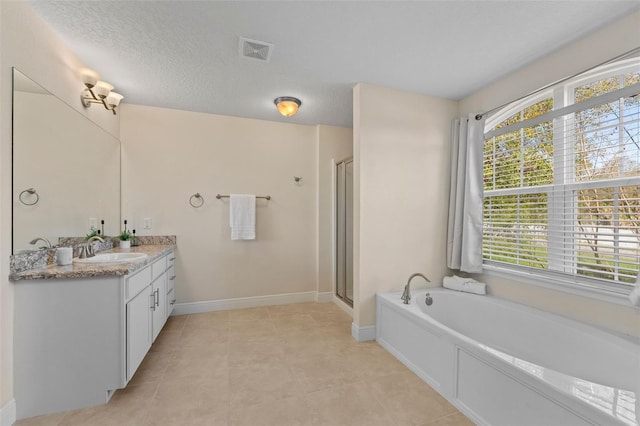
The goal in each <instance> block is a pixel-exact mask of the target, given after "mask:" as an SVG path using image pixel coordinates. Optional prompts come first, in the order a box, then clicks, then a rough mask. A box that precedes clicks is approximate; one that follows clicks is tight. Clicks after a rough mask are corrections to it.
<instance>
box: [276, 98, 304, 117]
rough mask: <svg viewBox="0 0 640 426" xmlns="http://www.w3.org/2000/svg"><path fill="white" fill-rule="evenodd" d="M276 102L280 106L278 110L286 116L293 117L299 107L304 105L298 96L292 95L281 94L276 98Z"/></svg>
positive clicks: (277, 106)
mask: <svg viewBox="0 0 640 426" xmlns="http://www.w3.org/2000/svg"><path fill="white" fill-rule="evenodd" d="M273 103H274V104H276V108H278V112H279V113H280V114H282V115H284V116H285V117H293V116H294V115H296V112H298V108H299V107H300V105H302V102H301V101H300V99H298V98H293V97H291V96H280V97H279V98H276V99H274V101H273Z"/></svg>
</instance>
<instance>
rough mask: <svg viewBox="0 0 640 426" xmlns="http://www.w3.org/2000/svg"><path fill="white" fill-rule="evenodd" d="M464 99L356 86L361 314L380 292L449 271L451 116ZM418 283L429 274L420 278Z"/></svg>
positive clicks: (369, 314)
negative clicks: (416, 276)
mask: <svg viewBox="0 0 640 426" xmlns="http://www.w3.org/2000/svg"><path fill="white" fill-rule="evenodd" d="M457 106H458V105H457V103H456V102H453V101H449V100H445V99H439V98H434V97H430V96H423V95H418V94H413V93H407V92H401V91H397V90H392V89H387V88H383V87H379V86H373V85H370V84H358V85H357V86H356V88H355V90H354V141H353V143H354V193H355V197H356V200H355V203H354V210H355V212H354V229H355V230H356V232H355V235H354V246H355V247H354V264H355V265H354V273H355V277H354V291H355V301H354V302H355V306H354V322H355V324H356V325H358V326H360V327H363V326H369V325H373V324H374V323H375V294H376V292H379V291H380V292H381V291H400V290H402V287H403V286H404V284H406V281H407V278H408V277H409V276H410V275H411V274H412V273H414V272H422V273H424V274H425V275H426V276H428V277H430V278H431V280H432V281H433V282H434V283H438V282H439V281H440V280H441V279H442V277H443V276H444V275H445V274H446V272H447V270H446V260H445V249H444V247H445V244H446V228H447V227H446V223H447V210H448V194H449V160H448V159H449V144H450V133H451V121H452V120H453V119H454V118H455V116H456V112H457ZM414 285H415V286H416V287H419V286H424V285H425V283H424V282H420V280H419V279H416V280H415V282H414Z"/></svg>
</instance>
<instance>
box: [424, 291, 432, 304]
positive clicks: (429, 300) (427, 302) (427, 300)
mask: <svg viewBox="0 0 640 426" xmlns="http://www.w3.org/2000/svg"><path fill="white" fill-rule="evenodd" d="M424 303H426V304H427V306H431V305H432V304H433V297H431V295H430V294H429V293H427V295H426V298H425V299H424Z"/></svg>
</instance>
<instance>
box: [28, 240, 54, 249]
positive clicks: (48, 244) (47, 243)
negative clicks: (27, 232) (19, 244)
mask: <svg viewBox="0 0 640 426" xmlns="http://www.w3.org/2000/svg"><path fill="white" fill-rule="evenodd" d="M38 241H43V242H44V243H45V244H46V245H47V247H40V248H42V249H43V248H51V243H50V242H49V240H47V239H46V238H42V237H38V238H35V239H33V240H31V241H29V244H35V243H37V242H38Z"/></svg>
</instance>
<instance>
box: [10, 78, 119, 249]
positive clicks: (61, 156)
mask: <svg viewBox="0 0 640 426" xmlns="http://www.w3.org/2000/svg"><path fill="white" fill-rule="evenodd" d="M78 93H80V92H79V91H78ZM78 96H79V95H78ZM106 113H107V112H106V111H105V114H106ZM94 220H95V221H96V222H97V226H98V229H99V228H100V221H101V220H104V221H105V225H104V227H105V228H104V233H105V235H116V234H117V233H118V231H119V228H120V227H119V224H120V141H119V140H118V139H117V138H115V137H113V136H112V135H110V134H109V133H107V132H106V131H105V130H104V129H102V128H100V127H99V126H97V125H96V124H95V123H93V122H92V121H90V120H89V119H88V118H87V117H85V116H84V115H82V114H80V113H79V112H78V111H76V110H75V109H73V108H71V107H70V106H69V105H67V104H66V103H64V102H63V101H61V100H60V99H58V98H56V97H55V96H53V95H52V94H51V93H49V92H48V91H46V90H45V89H44V88H42V87H41V86H40V85H38V84H37V83H35V82H34V81H33V80H31V79H30V78H28V77H27V76H26V75H24V74H23V73H21V72H20V71H18V70H16V69H15V68H14V70H13V253H14V254H15V253H19V252H21V251H24V250H34V249H35V248H36V246H34V245H31V244H30V241H32V240H34V239H35V238H37V237H42V238H46V239H48V240H49V241H51V244H56V243H57V241H58V237H74V236H76V237H77V236H84V235H86V234H87V233H88V232H89V228H90V225H91V224H92V223H93V221H94ZM41 245H42V243H38V246H41Z"/></svg>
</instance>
